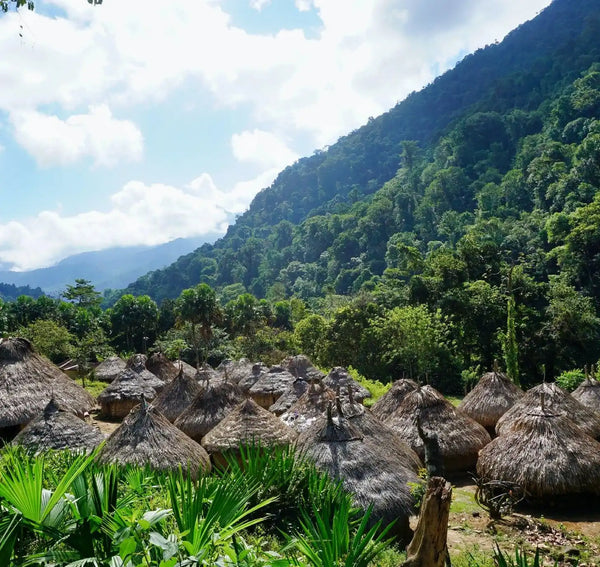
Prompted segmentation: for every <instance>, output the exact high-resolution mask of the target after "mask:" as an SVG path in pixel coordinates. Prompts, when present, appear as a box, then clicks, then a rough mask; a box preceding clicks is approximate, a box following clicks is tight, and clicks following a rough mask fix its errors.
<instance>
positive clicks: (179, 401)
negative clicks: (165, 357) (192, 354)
mask: <svg viewBox="0 0 600 567" xmlns="http://www.w3.org/2000/svg"><path fill="white" fill-rule="evenodd" d="M201 390H202V386H200V384H198V382H197V381H196V380H194V378H190V377H189V376H186V375H185V374H184V372H183V370H180V371H179V374H177V376H176V377H175V379H174V380H172V381H171V382H169V383H168V384H167V385H166V386H165V388H164V390H163V391H162V392H161V393H160V394H158V396H156V398H155V400H154V402H153V405H154V407H155V408H156V409H157V410H158V411H160V413H162V414H163V415H164V416H165V417H166V418H167V419H168V420H169V421H170V422H171V423H173V422H174V421H175V420H176V419H177V418H178V417H179V415H180V414H181V412H183V411H185V410H186V409H187V408H188V407H189V406H190V404H191V403H192V401H193V400H194V398H195V397H196V396H197V395H198V394H199V393H200V391H201Z"/></svg>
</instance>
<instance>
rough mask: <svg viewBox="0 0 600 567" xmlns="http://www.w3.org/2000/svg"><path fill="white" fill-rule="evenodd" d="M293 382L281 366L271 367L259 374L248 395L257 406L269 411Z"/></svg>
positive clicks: (291, 377)
mask: <svg viewBox="0 0 600 567" xmlns="http://www.w3.org/2000/svg"><path fill="white" fill-rule="evenodd" d="M294 380H295V378H294V376H292V375H291V374H290V373H289V372H288V371H287V370H285V369H284V368H283V367H282V366H272V367H271V368H269V370H268V371H267V372H264V373H261V375H260V377H259V378H258V380H257V381H256V382H254V384H253V385H252V387H251V388H250V390H248V394H249V395H250V396H251V398H252V399H253V400H254V401H255V402H256V403H257V404H258V405H259V406H261V407H263V408H265V409H269V408H270V407H271V406H272V405H273V404H274V403H275V402H276V401H277V400H278V399H279V397H280V396H282V395H283V394H284V392H286V391H287V390H289V389H290V388H291V386H292V384H293V383H294Z"/></svg>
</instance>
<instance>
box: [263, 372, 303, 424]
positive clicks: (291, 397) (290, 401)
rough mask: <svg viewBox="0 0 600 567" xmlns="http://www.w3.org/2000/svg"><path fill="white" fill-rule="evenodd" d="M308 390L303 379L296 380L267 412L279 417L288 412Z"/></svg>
mask: <svg viewBox="0 0 600 567" xmlns="http://www.w3.org/2000/svg"><path fill="white" fill-rule="evenodd" d="M308 388H309V384H308V382H307V381H306V380H305V379H304V378H296V379H295V380H294V381H293V382H292V384H291V385H290V386H289V387H288V389H287V390H286V391H285V392H283V394H281V396H279V397H278V398H277V401H276V402H275V403H274V404H271V405H270V406H269V408H268V409H269V411H270V412H273V413H274V414H275V415H281V414H282V413H284V412H286V411H287V410H289V409H290V408H291V407H292V406H293V405H294V404H295V403H296V402H297V401H298V400H299V399H300V397H301V396H303V395H304V394H305V393H306V392H307V391H308Z"/></svg>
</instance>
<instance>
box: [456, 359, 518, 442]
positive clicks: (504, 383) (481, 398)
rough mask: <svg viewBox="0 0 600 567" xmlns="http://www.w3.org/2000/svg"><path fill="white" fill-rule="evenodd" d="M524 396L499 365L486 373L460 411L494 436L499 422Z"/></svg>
mask: <svg viewBox="0 0 600 567" xmlns="http://www.w3.org/2000/svg"><path fill="white" fill-rule="evenodd" d="M523 395H524V392H523V390H521V388H519V387H518V386H517V385H516V384H515V383H514V382H512V380H510V379H509V378H508V377H507V376H506V374H504V373H502V372H500V370H499V369H498V366H497V364H496V365H495V367H494V370H493V371H492V372H487V373H485V374H484V375H483V376H482V377H481V378H480V379H479V382H478V383H477V385H476V386H475V387H474V388H473V389H472V390H471V391H470V392H469V393H468V394H467V395H466V396H465V397H464V399H463V400H462V402H461V403H460V404H459V406H458V409H459V410H460V411H462V412H463V413H465V414H467V415H468V416H469V417H471V418H473V419H474V420H475V421H476V422H477V423H480V424H481V425H483V426H484V427H485V428H486V429H487V430H488V432H489V433H490V434H491V435H493V434H494V430H495V427H496V423H497V422H498V420H499V419H500V418H501V417H502V416H503V415H504V414H505V413H506V412H507V411H508V410H509V409H510V408H511V407H512V406H513V405H515V403H516V402H517V401H518V400H520V399H521V398H522V397H523Z"/></svg>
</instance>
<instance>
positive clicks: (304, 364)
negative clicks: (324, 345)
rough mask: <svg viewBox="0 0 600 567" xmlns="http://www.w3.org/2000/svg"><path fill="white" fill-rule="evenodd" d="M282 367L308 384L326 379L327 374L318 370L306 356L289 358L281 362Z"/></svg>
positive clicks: (300, 355)
mask: <svg viewBox="0 0 600 567" xmlns="http://www.w3.org/2000/svg"><path fill="white" fill-rule="evenodd" d="M281 366H283V368H285V369H286V370H287V371H288V372H289V373H290V374H292V375H293V376H295V377H296V378H304V379H305V380H306V381H307V382H310V381H311V380H318V381H320V380H322V379H323V378H325V374H323V373H322V372H321V371H320V370H319V369H318V368H316V367H315V366H314V365H313V363H312V362H311V360H310V358H308V356H306V355H305V354H297V355H294V356H287V357H286V358H284V359H283V360H282V361H281Z"/></svg>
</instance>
